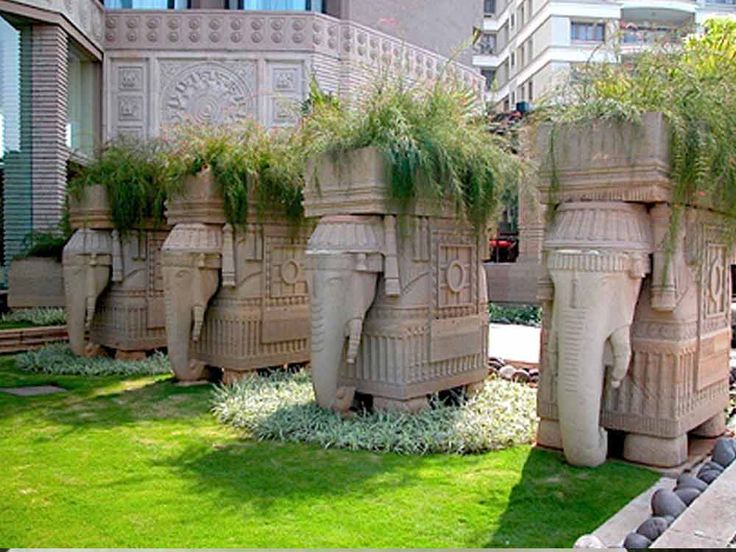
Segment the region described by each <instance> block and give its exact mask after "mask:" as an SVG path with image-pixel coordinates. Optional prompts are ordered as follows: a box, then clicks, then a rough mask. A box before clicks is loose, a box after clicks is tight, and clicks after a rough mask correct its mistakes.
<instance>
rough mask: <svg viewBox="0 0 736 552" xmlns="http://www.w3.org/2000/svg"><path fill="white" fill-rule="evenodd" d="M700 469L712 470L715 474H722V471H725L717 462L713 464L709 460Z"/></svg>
mask: <svg viewBox="0 0 736 552" xmlns="http://www.w3.org/2000/svg"><path fill="white" fill-rule="evenodd" d="M701 469H702V470H704V471H710V470H714V471H717V472H723V470H724V469H726V468H724V467H723V466H722V465H721V464H719V463H718V462H713V461H712V460H711V461H710V462H706V463H705V464H703V467H702V468H701Z"/></svg>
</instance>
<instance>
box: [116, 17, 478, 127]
mask: <svg viewBox="0 0 736 552" xmlns="http://www.w3.org/2000/svg"><path fill="white" fill-rule="evenodd" d="M104 27H105V33H104V34H105V37H104V40H105V48H106V58H107V59H106V62H105V63H106V71H105V75H106V76H105V86H106V90H107V92H106V94H107V112H106V113H107V128H106V134H107V137H108V138H112V137H114V136H116V135H120V134H124V135H132V136H141V135H145V136H154V135H156V134H158V133H159V132H160V131H161V130H162V128H163V127H164V126H165V125H167V124H170V123H181V122H183V121H184V120H186V119H189V118H192V119H194V120H195V121H196V122H200V123H207V122H213V123H223V122H236V121H238V120H241V119H243V118H246V117H256V118H258V120H260V121H261V123H263V124H264V125H266V126H269V127H278V126H289V125H293V124H294V123H295V122H296V120H297V119H298V116H299V106H300V103H301V101H302V100H303V99H304V98H305V97H306V94H307V91H308V90H307V89H308V86H307V83H308V81H309V79H310V78H311V77H312V75H314V77H315V78H316V79H317V81H318V82H319V83H320V84H321V85H322V86H323V87H325V88H326V89H328V90H330V91H332V92H336V93H339V94H341V95H343V96H345V97H350V96H354V95H356V94H358V93H361V92H362V91H364V90H365V89H366V88H365V87H366V85H367V84H369V83H370V82H371V81H372V80H373V79H374V76H375V74H376V71H377V70H379V69H385V68H395V69H397V70H399V69H400V70H401V71H403V72H404V74H407V75H411V76H413V77H415V78H417V79H422V80H423V79H436V78H444V77H447V78H456V77H457V78H459V79H460V80H461V81H462V82H465V83H466V84H468V85H470V86H475V87H477V88H478V89H479V90H480V87H481V82H482V79H481V77H480V75H479V73H478V72H477V71H476V70H475V69H472V68H469V67H464V66H461V65H451V66H450V67H449V69H448V68H446V66H447V60H446V59H445V58H443V57H441V56H438V55H436V54H433V53H431V52H429V51H426V50H423V49H421V48H416V47H414V46H411V45H407V44H405V43H403V42H402V41H401V40H398V39H396V38H393V37H391V36H388V35H385V34H383V33H380V32H377V31H374V30H372V29H370V28H368V27H363V26H361V25H357V24H355V23H352V22H348V21H341V20H338V19H334V18H332V17H329V16H326V15H322V14H316V13H313V14H301V13H295V14H289V15H285V14H265V13H263V12H253V13H232V12H223V11H215V10H212V11H210V10H194V11H189V12H173V11H172V12H164V11H147V12H129V11H124V10H117V11H108V12H107V14H106V17H105V25H104Z"/></svg>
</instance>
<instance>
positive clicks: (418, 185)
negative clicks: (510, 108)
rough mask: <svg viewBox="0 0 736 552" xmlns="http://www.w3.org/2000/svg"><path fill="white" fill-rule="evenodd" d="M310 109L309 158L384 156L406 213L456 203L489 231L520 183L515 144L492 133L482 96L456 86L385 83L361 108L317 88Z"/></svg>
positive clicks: (306, 127) (392, 191) (305, 133)
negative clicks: (420, 203)
mask: <svg viewBox="0 0 736 552" xmlns="http://www.w3.org/2000/svg"><path fill="white" fill-rule="evenodd" d="M305 107H306V115H305V118H304V121H303V124H302V139H303V142H304V147H305V150H306V151H307V152H308V154H309V155H310V156H312V157H316V156H320V155H325V154H331V155H334V156H339V155H341V154H342V153H345V152H346V151H350V150H356V149H360V148H364V147H369V146H372V147H376V148H378V149H379V150H380V151H381V152H382V153H383V155H384V157H385V159H386V162H387V165H388V167H389V170H390V180H389V195H390V197H392V198H393V199H395V200H397V201H398V203H399V205H401V206H402V207H403V208H405V209H406V208H408V207H409V206H410V204H411V203H412V202H414V201H415V200H418V199H429V200H437V201H449V202H452V203H453V204H454V206H455V207H456V208H457V209H458V211H460V212H461V213H462V214H463V215H464V216H465V217H466V218H467V220H468V221H470V222H471V223H472V224H473V225H474V226H475V227H476V228H478V229H485V228H486V226H487V224H488V222H489V221H490V220H491V219H492V218H493V216H495V214H496V212H497V208H498V206H499V200H500V197H501V195H502V192H503V190H505V189H507V188H514V187H516V186H517V184H518V181H519V179H520V177H521V165H520V163H519V161H518V160H517V158H516V157H515V156H514V155H513V154H512V153H511V149H510V147H509V144H508V143H506V142H505V141H504V139H503V138H501V137H499V136H496V135H493V134H491V133H490V132H489V129H488V126H487V123H486V120H485V118H484V117H483V115H482V113H481V112H480V111H479V110H478V108H477V97H476V93H475V91H473V90H469V89H466V88H464V87H462V86H460V85H457V84H453V83H447V82H437V83H434V84H425V85H409V84H407V83H406V82H405V81H404V80H401V79H390V78H388V77H386V78H383V79H380V80H379V82H378V83H377V84H376V85H375V87H374V89H373V90H372V92H371V93H369V94H368V96H367V97H366V98H365V99H364V100H362V101H360V102H356V103H354V104H346V103H344V102H341V101H339V100H337V99H335V98H333V97H332V96H328V95H326V94H324V93H321V92H320V91H319V90H318V89H317V88H316V87H315V86H313V87H312V93H311V97H310V99H309V101H308V102H307V103H306V104H305Z"/></svg>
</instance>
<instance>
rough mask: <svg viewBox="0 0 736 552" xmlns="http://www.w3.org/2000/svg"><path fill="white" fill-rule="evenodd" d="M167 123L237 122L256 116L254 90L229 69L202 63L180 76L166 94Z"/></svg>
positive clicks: (181, 73) (164, 95) (167, 89)
mask: <svg viewBox="0 0 736 552" xmlns="http://www.w3.org/2000/svg"><path fill="white" fill-rule="evenodd" d="M162 98H163V115H164V117H163V119H164V121H165V122H166V123H183V122H187V121H192V122H195V123H200V124H220V123H235V122H238V121H241V120H244V119H247V118H248V117H250V116H252V115H253V112H254V106H253V91H252V90H251V89H250V86H249V85H248V84H247V83H246V82H245V81H244V80H243V79H242V78H241V77H240V76H239V75H237V74H236V73H235V72H233V71H232V70H231V69H230V68H228V67H226V66H224V65H219V64H212V63H201V64H197V65H194V66H191V67H188V68H186V69H185V70H183V71H181V72H180V73H178V74H177V75H176V76H175V77H174V78H173V79H172V80H171V81H170V82H169V83H168V85H167V86H166V87H165V89H164V93H163V97H162Z"/></svg>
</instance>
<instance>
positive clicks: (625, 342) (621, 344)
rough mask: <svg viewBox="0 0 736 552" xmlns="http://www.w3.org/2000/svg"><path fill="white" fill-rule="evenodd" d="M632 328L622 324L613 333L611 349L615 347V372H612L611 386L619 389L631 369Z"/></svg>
mask: <svg viewBox="0 0 736 552" xmlns="http://www.w3.org/2000/svg"><path fill="white" fill-rule="evenodd" d="M630 333H631V329H630V326H622V327H621V328H619V329H617V330H616V331H614V332H613V333H612V334H611V337H610V341H611V349H613V372H612V373H611V387H613V388H614V389H618V388H619V387H621V382H622V381H623V379H624V378H625V377H626V373H627V372H628V371H629V363H630V362H631V338H630Z"/></svg>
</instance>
